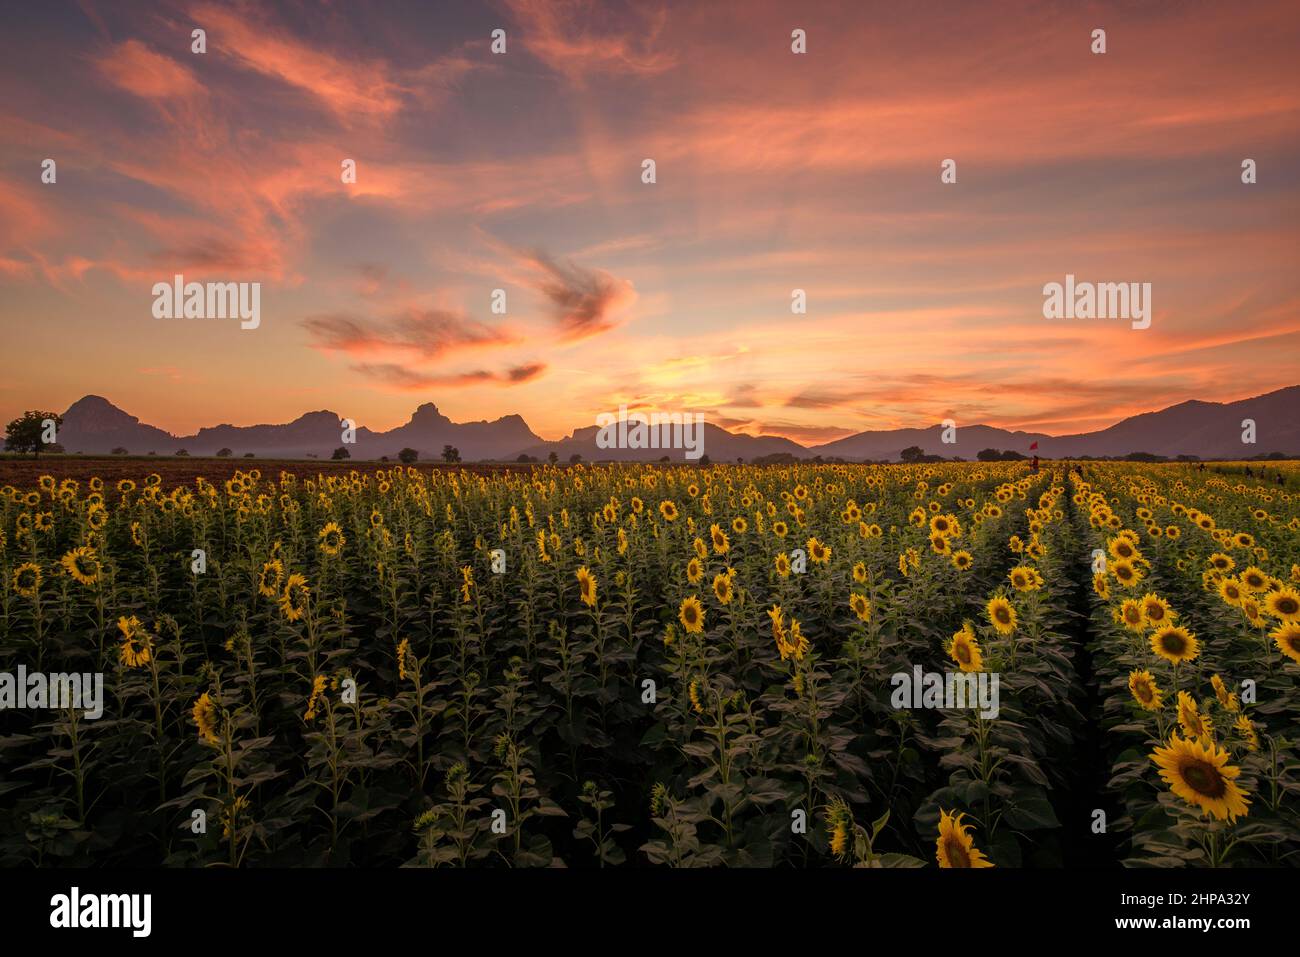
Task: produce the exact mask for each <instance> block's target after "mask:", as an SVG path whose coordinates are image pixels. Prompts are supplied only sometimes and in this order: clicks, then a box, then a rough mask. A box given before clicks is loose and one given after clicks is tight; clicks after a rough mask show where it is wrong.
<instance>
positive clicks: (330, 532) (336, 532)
mask: <svg viewBox="0 0 1300 957" xmlns="http://www.w3.org/2000/svg"><path fill="white" fill-rule="evenodd" d="M317 538H318V539H319V545H318V547H319V548H320V550H321V552H322V553H323V554H325V555H329V556H331V557H332V556H334V555H337V554H338V553H339V552H341V551H343V546H344V545H346V544H347V543H348V540H347V539H346V538H344V537H343V529H341V528H339V523H338V522H327V523H326V525H325V527H324V528H322V529H321V530H320V534H319V535H318V536H317Z"/></svg>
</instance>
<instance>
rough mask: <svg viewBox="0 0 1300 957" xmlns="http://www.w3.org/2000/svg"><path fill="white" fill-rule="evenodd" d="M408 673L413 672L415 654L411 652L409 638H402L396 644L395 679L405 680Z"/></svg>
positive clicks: (412, 673)
mask: <svg viewBox="0 0 1300 957" xmlns="http://www.w3.org/2000/svg"><path fill="white" fill-rule="evenodd" d="M407 662H410V664H407ZM408 674H411V675H414V674H415V655H414V654H412V653H411V639H410V638H403V639H402V640H401V643H400V644H398V646H397V680H398V681H405V680H406V676H407V675H408Z"/></svg>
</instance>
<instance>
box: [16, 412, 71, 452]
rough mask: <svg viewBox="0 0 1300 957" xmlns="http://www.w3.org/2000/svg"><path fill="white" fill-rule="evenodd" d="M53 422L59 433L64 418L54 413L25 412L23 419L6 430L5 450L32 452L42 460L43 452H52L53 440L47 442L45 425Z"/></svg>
mask: <svg viewBox="0 0 1300 957" xmlns="http://www.w3.org/2000/svg"><path fill="white" fill-rule="evenodd" d="M47 421H49V422H53V423H54V431H55V432H56V433H57V432H58V429H59V426H61V425H62V424H63V416H61V415H55V414H54V413H53V412H35V411H33V412H24V413H23V415H22V418H18V419H14V420H13V421H12V422H10V423H9V425H8V427H7V428H6V429H5V448H6V449H8V450H10V451H11V452H31V453H32V456H33V457H34V458H40V457H41V452H48V451H50V445H52V444H53V443H54V440H53V438H51V441H50V442H46V441H44V440H45V435H46V427H45V423H46V422H47Z"/></svg>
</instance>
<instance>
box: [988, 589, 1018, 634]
mask: <svg viewBox="0 0 1300 957" xmlns="http://www.w3.org/2000/svg"><path fill="white" fill-rule="evenodd" d="M984 613H985V614H986V615H988V618H989V624H991V625H992V626H993V627H994V628H995V629H997V633H998V634H999V635H1009V634H1011V633H1012V632H1014V631H1015V630H1016V610H1015V608H1014V607H1012V605H1011V602H1009V601H1007V600H1006V599H1005V598H1003V597H1002V596H1001V595H995V596H994V597H993V598H990V599H989V603H988V604H987V605H986V606H985V607H984Z"/></svg>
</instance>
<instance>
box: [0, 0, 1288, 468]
mask: <svg viewBox="0 0 1300 957" xmlns="http://www.w3.org/2000/svg"><path fill="white" fill-rule="evenodd" d="M784 6H785V5H778V4H774V3H766V2H763V3H754V4H752V5H750V6H747V8H746V15H745V17H744V18H743V20H736V19H735V18H734V17H732V16H730V15H729V14H728V12H727V10H726V9H724V8H706V9H700V8H699V5H690V4H685V3H670V4H666V5H662V6H660V5H648V4H627V5H610V4H600V5H597V4H585V3H547V2H541V0H510V2H504V3H501V4H499V5H495V6H483V5H481V4H471V3H463V4H455V3H453V4H445V5H444V4H439V5H437V6H436V8H435V7H432V6H431V5H422V4H417V3H394V4H391V5H385V6H384V7H383V8H380V9H379V10H377V11H370V10H365V9H359V8H357V9H354V8H352V7H346V6H345V7H332V6H325V7H321V8H319V9H316V10H314V11H312V12H304V11H303V10H302V8H299V7H297V6H287V5H284V6H282V5H278V4H277V5H251V4H250V5H247V6H240V7H231V6H222V5H216V4H211V3H205V2H197V3H166V4H161V5H144V4H111V5H110V4H96V3H92V2H83V3H80V4H68V5H66V6H61V7H60V6H54V5H49V6H46V5H41V6H39V7H32V8H20V9H17V10H15V11H13V12H12V13H11V14H10V20H11V22H10V25H9V29H8V30H7V31H6V32H5V34H4V35H3V36H2V37H0V52H2V53H3V54H4V65H3V66H0V74H2V75H3V76H4V78H5V80H6V87H7V89H8V90H9V91H10V94H9V96H8V97H7V98H6V102H5V104H4V105H3V106H0V117H2V122H0V321H2V322H3V323H4V328H5V332H6V342H7V344H8V346H9V350H8V352H9V356H10V361H9V362H8V363H7V364H6V369H5V375H4V377H3V380H2V381H0V421H7V420H8V419H9V418H13V417H15V416H16V415H18V414H20V413H21V412H22V411H23V410H25V409H29V408H43V409H49V410H51V411H62V410H64V409H66V408H67V407H68V406H69V405H70V404H71V403H72V402H73V401H75V400H76V399H79V398H81V397H82V396H83V395H87V394H96V395H101V396H103V397H105V398H107V399H108V400H109V401H111V402H113V403H114V404H115V405H117V406H119V407H120V408H122V409H124V410H126V411H127V412H129V413H130V414H132V415H135V416H138V417H139V418H140V420H141V421H142V422H146V423H148V424H150V425H154V426H157V427H159V428H162V429H165V430H167V431H169V432H172V433H173V434H177V435H188V434H193V433H194V432H195V431H197V429H198V428H200V427H202V426H211V425H216V424H219V423H230V424H235V425H252V424H258V423H275V422H287V421H290V420H292V419H294V418H297V417H298V416H299V415H301V414H303V413H304V412H307V411H311V410H314V409H321V408H328V409H331V410H333V411H335V412H338V413H340V414H341V415H345V416H348V417H350V418H352V419H354V420H355V421H357V422H358V423H359V424H363V425H366V426H368V427H370V428H372V429H375V430H387V429H391V428H393V427H395V426H397V425H400V424H402V423H403V422H405V421H407V419H408V418H409V416H410V414H411V412H412V411H413V410H414V409H415V407H416V406H418V405H420V404H422V403H425V402H432V403H434V404H435V405H437V406H438V408H439V409H440V410H441V411H442V413H443V414H444V415H447V416H448V417H449V418H451V419H452V420H453V421H457V422H463V421H476V420H481V419H494V418H497V417H499V416H502V415H508V414H519V415H520V416H522V417H523V418H524V419H525V420H526V421H527V422H528V424H529V426H530V427H531V428H532V429H533V431H534V432H536V433H537V434H538V435H539V436H541V437H542V438H544V439H556V438H560V437H562V436H565V435H568V434H570V433H572V432H573V431H574V429H577V428H582V427H584V426H589V425H592V424H594V423H595V420H596V416H597V415H598V414H600V413H601V412H608V411H611V410H616V409H618V407H619V406H620V405H627V406H628V407H629V408H633V409H637V408H640V409H646V410H661V411H664V412H670V413H671V412H688V411H689V412H700V413H703V414H704V415H705V416H706V419H707V421H709V422H710V423H712V424H715V425H719V426H722V427H723V428H727V429H729V430H731V431H737V432H747V433H749V434H767V435H784V436H786V437H789V438H791V439H793V440H795V441H797V442H800V443H801V444H805V445H815V444H819V443H823V442H827V441H831V440H833V439H835V438H839V437H842V436H844V435H849V434H853V433H856V432H859V431H863V430H867V429H887V428H905V427H927V426H930V425H934V424H935V423H937V422H940V421H941V420H943V419H945V418H952V419H955V420H956V421H957V422H958V423H959V424H961V425H966V424H972V425H973V424H983V425H991V426H996V427H1000V428H1007V429H1012V430H1026V431H1039V432H1046V433H1048V434H1053V435H1057V434H1064V433H1075V432H1084V431H1091V430H1093V429H1097V428H1104V427H1106V426H1109V425H1112V424H1114V423H1115V422H1117V421H1119V420H1120V419H1122V418H1124V417H1125V416H1127V415H1132V414H1136V413H1140V412H1148V411H1155V410H1157V409H1161V408H1164V407H1167V406H1170V405H1175V404H1177V403H1178V402H1181V401H1185V400H1187V399H1202V400H1205V401H1219V402H1227V401H1234V400H1237V399H1242V398H1246V397H1249V396H1254V395H1260V394H1263V393H1267V392H1271V391H1273V390H1275V389H1278V388H1282V387H1285V386H1290V385H1295V384H1296V383H1297V381H1300V376H1297V374H1296V372H1295V370H1296V369H1300V295H1298V294H1297V293H1296V292H1295V289H1294V286H1293V283H1292V282H1291V275H1292V274H1293V273H1294V270H1295V266H1296V259H1297V253H1300V241H1298V239H1300V232H1298V227H1297V226H1296V223H1297V221H1300V216H1298V215H1297V214H1300V202H1298V199H1300V193H1298V192H1297V188H1296V179H1295V175H1294V174H1295V172H1296V170H1297V167H1300V163H1298V162H1297V159H1298V155H1297V151H1298V147H1300V135H1298V134H1300V90H1297V87H1296V84H1295V82H1294V79H1293V77H1292V74H1293V71H1294V67H1293V64H1292V59H1293V51H1294V49H1295V48H1296V45H1297V40H1300V10H1297V9H1296V8H1295V7H1294V5H1289V4H1282V3H1280V2H1264V3H1251V4H1243V5H1239V6H1234V7H1231V8H1227V7H1225V8H1216V9H1199V8H1198V9H1188V10H1177V9H1166V10H1158V11H1157V10H1149V11H1148V10H1132V9H1128V8H1127V7H1121V6H1117V5H1109V4H1102V5H1097V6H1093V7H1089V8H1088V9H1087V10H1075V9H1073V8H1071V7H1069V6H1065V5H1059V6H1057V5H1052V6H1044V5H1030V4H1003V5H1002V7H1003V10H1002V11H1001V12H1000V13H999V15H997V16H993V15H991V11H990V10H989V9H988V8H982V9H974V8H971V9H959V10H957V11H954V12H951V13H944V14H943V15H940V16H933V17H928V18H925V19H921V18H920V17H919V16H916V15H915V14H914V13H913V14H911V15H909V13H908V12H907V11H905V10H893V9H887V8H886V9H880V10H865V9H864V10H850V9H838V8H837V9H833V10H831V9H828V10H824V11H818V10H806V9H802V8H801V9H798V10H795V9H783V7H784ZM1008 22H1010V23H1014V24H1015V29H1014V30H1008V29H1006V28H1005V24H1006V23H1008ZM195 27H201V28H203V29H204V30H206V33H207V52H206V53H202V54H196V53H192V52H191V30H192V29H193V28H195ZM1096 27H1103V28H1105V29H1106V31H1107V41H1108V49H1107V52H1106V53H1105V54H1104V55H1095V54H1093V53H1092V52H1091V51H1090V49H1089V42H1090V41H1089V36H1090V32H1091V31H1092V30H1093V29H1094V28H1096ZM497 28H500V29H504V30H505V31H506V35H507V42H508V47H507V52H506V53H505V54H504V55H497V54H494V53H493V52H492V51H491V50H490V48H489V45H490V43H491V38H490V35H491V32H492V30H494V29H497ZM794 28H800V29H804V30H806V31H807V37H808V52H807V53H806V54H802V55H795V54H792V53H791V50H790V32H791V30H792V29H794ZM1261 38H1264V39H1262V40H1261ZM47 157H49V158H53V159H55V160H56V161H57V170H58V177H57V182H56V183H55V184H44V183H42V182H41V162H42V160H44V159H45V158H47ZM646 158H652V159H654V160H655V163H656V174H657V182H655V183H654V184H653V185H647V184H644V183H643V182H642V181H641V173H642V165H641V164H642V161H643V160H644V159H646ZM947 158H952V159H954V160H955V161H956V163H957V171H958V178H957V182H956V183H955V184H951V185H949V184H943V183H941V182H940V164H941V162H942V161H943V160H944V159H947ZM1245 158H1251V159H1253V160H1254V161H1255V162H1256V163H1257V165H1258V182H1257V183H1255V184H1253V185H1245V184H1243V183H1242V182H1241V163H1242V161H1243V159H1245ZM345 159H353V160H355V161H356V163H357V177H356V183H355V184H345V183H343V182H341V181H340V164H341V163H342V161H343V160H345ZM178 273H179V274H183V275H184V276H185V277H186V278H187V279H194V280H197V281H214V282H227V281H232V282H233V281H247V282H260V283H261V284H262V285H261V309H262V320H261V325H260V327H259V328H258V329H256V330H241V329H240V328H239V327H238V324H230V323H223V322H211V323H209V322H201V321H184V320H175V321H159V320H156V319H154V318H153V316H152V315H151V312H150V306H151V303H152V296H151V294H150V289H151V287H153V285H154V284H155V283H157V282H160V281H162V282H170V281H171V278H172V276H173V275H174V274H178ZM1067 274H1070V275H1075V276H1078V277H1079V278H1080V279H1083V280H1090V281H1096V282H1149V283H1151V284H1152V288H1153V303H1154V314H1153V321H1152V324H1151V327H1150V328H1149V329H1145V330H1134V329H1131V328H1130V326H1129V323H1127V322H1123V321H1114V320H1100V319H1099V320H1069V319H1065V320H1048V319H1045V318H1044V317H1043V315H1042V312H1041V309H1042V304H1043V293H1042V288H1043V286H1044V284H1045V283H1050V282H1061V281H1062V280H1063V279H1064V277H1065V276H1066V275H1067ZM497 288H501V289H504V290H506V293H507V297H508V311H507V313H506V314H505V315H497V314H494V313H493V312H492V311H491V301H492V300H491V297H492V291H493V290H494V289H497ZM795 289H802V290H805V291H806V294H807V301H808V308H807V314H806V315H793V314H792V313H791V310H790V303H791V293H792V290H795ZM13 357H22V360H21V361H14V358H13Z"/></svg>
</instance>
